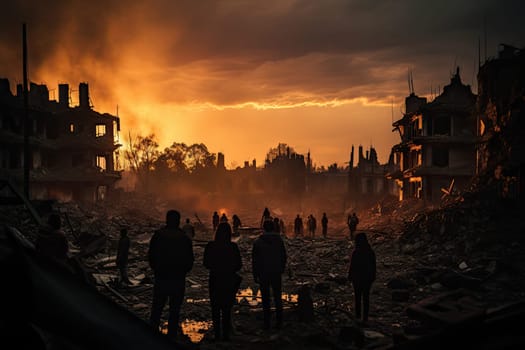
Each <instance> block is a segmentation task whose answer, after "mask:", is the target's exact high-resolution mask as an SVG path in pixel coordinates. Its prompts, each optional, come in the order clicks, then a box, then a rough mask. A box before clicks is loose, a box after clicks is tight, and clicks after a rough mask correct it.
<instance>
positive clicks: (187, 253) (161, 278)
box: [148, 210, 193, 338]
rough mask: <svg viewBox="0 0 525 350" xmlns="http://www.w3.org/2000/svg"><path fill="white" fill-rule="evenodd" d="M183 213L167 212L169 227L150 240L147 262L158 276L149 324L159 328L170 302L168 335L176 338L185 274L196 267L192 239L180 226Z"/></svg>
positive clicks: (156, 233) (157, 232)
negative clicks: (166, 305) (164, 309)
mask: <svg viewBox="0 0 525 350" xmlns="http://www.w3.org/2000/svg"><path fill="white" fill-rule="evenodd" d="M179 225H180V214H179V212H178V211H176V210H170V211H168V212H167V213H166V226H165V227H164V228H162V229H160V230H158V231H156V232H155V233H154V234H153V236H152V237H151V241H150V244H149V250H148V259H149V264H150V266H151V268H152V269H153V272H154V274H155V284H154V286H153V301H152V305H151V315H150V323H151V325H152V326H153V327H154V329H155V330H158V329H159V325H160V317H161V314H162V309H163V308H164V305H165V304H166V301H168V299H169V319H168V335H169V336H171V337H174V338H175V337H176V336H177V331H178V329H179V315H180V307H181V305H182V301H183V299H184V292H185V286H186V274H187V273H188V272H189V271H190V270H191V268H192V267H193V247H192V243H191V240H190V239H189V238H188V236H186V234H185V233H184V231H182V230H181V229H180V227H179Z"/></svg>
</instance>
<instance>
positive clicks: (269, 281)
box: [252, 220, 286, 329]
mask: <svg viewBox="0 0 525 350" xmlns="http://www.w3.org/2000/svg"><path fill="white" fill-rule="evenodd" d="M263 228H264V233H263V234H262V235H261V236H259V238H257V239H256V240H255V242H254V243H253V249H252V271H253V279H254V281H255V282H256V283H259V284H260V290H261V296H262V304H263V315H264V328H265V329H269V328H270V323H271V322H270V319H271V310H270V305H271V300H270V289H271V290H272V292H273V302H274V304H275V312H276V327H277V328H280V327H281V326H282V322H283V302H282V299H281V292H282V284H281V274H282V273H283V272H284V270H285V267H286V248H285V246H284V242H283V240H282V238H281V236H280V235H279V234H277V233H275V232H274V227H273V222H272V221H270V220H267V221H265V222H264V223H263Z"/></svg>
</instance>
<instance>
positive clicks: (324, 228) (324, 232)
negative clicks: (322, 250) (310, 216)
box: [321, 213, 328, 238]
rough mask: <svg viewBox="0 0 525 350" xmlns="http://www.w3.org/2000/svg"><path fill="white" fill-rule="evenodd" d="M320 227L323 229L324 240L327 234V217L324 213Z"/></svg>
mask: <svg viewBox="0 0 525 350" xmlns="http://www.w3.org/2000/svg"><path fill="white" fill-rule="evenodd" d="M321 226H322V227H323V237H324V238H326V234H327V232H328V217H327V216H326V213H323V218H322V219H321Z"/></svg>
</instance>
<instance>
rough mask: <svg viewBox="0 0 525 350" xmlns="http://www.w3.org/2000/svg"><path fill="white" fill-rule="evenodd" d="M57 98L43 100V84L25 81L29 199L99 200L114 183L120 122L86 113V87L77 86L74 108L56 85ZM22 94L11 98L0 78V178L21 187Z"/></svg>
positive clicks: (45, 91) (88, 109)
mask: <svg viewBox="0 0 525 350" xmlns="http://www.w3.org/2000/svg"><path fill="white" fill-rule="evenodd" d="M58 90H59V100H58V101H55V100H50V99H49V90H48V88H47V86H45V85H38V84H34V83H31V85H30V90H29V93H28V101H29V109H28V117H29V123H30V126H31V127H30V132H29V148H30V163H29V168H30V177H29V183H30V197H31V198H32V199H58V200H64V201H67V200H85V201H96V200H104V199H105V198H106V197H107V196H110V195H111V194H112V191H113V190H114V185H115V182H116V181H117V180H118V179H120V171H119V169H118V162H119V160H118V149H119V147H120V144H119V141H118V133H119V130H120V119H119V118H118V117H117V116H113V115H110V114H108V113H104V114H102V113H99V112H96V111H94V110H93V109H92V106H91V105H90V100H89V87H88V84H86V83H81V84H80V85H79V105H78V106H74V107H72V106H70V93H69V86H68V85H67V84H60V85H59V89H58ZM24 115H25V108H24V103H23V90H22V87H21V86H20V85H19V86H18V87H17V93H16V94H15V95H13V94H12V92H11V90H10V86H9V81H8V80H7V79H1V80H0V176H1V177H2V178H5V179H9V180H10V181H12V182H13V183H15V184H16V185H18V186H20V187H22V184H23V168H24Z"/></svg>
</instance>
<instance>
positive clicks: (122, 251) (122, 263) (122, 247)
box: [117, 228, 131, 284]
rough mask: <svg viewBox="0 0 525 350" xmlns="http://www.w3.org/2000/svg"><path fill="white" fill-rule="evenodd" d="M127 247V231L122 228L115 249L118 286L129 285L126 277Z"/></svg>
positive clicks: (128, 242)
mask: <svg viewBox="0 0 525 350" xmlns="http://www.w3.org/2000/svg"><path fill="white" fill-rule="evenodd" d="M129 245H130V241H129V237H128V230H127V229H126V228H122V229H121V230H120V239H119V241H118V249H117V267H118V270H119V273H120V278H119V284H131V281H130V280H129V277H128V256H129Z"/></svg>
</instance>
